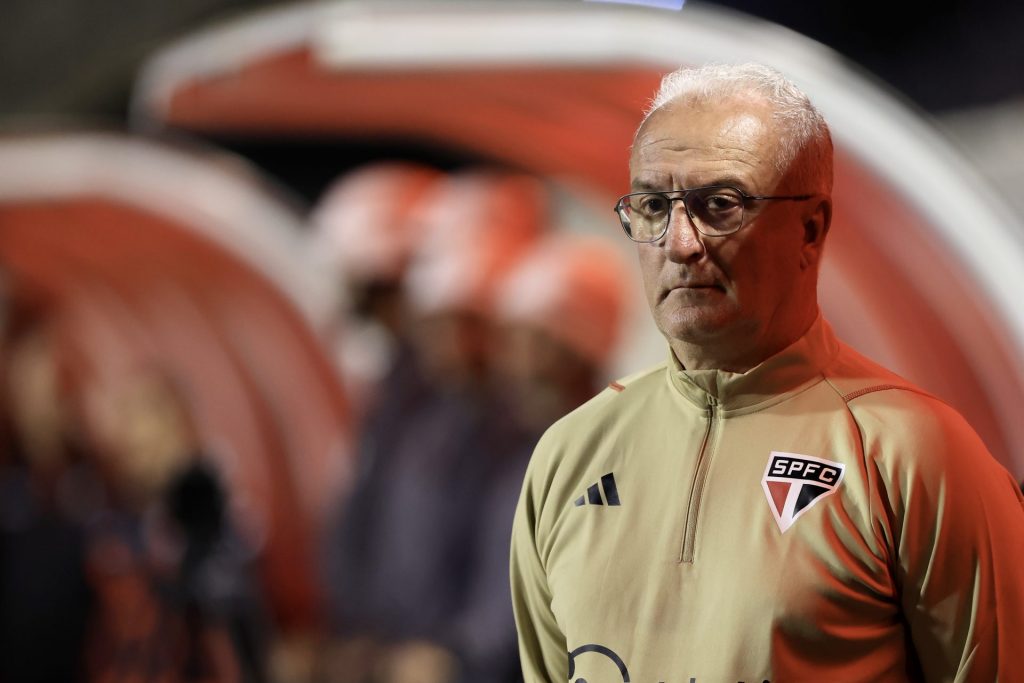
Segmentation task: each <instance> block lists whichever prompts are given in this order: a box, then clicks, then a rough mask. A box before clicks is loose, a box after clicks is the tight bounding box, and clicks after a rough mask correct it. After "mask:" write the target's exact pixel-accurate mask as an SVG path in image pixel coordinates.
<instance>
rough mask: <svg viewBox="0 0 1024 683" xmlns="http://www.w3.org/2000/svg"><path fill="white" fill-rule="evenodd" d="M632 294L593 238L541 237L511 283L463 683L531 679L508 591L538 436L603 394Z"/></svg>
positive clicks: (501, 318) (498, 354) (466, 615)
mask: <svg viewBox="0 0 1024 683" xmlns="http://www.w3.org/2000/svg"><path fill="white" fill-rule="evenodd" d="M628 293H629V278H628V277H627V270H626V268H625V265H624V263H623V260H622V257H621V256H620V255H619V253H618V252H617V251H616V250H615V249H614V248H613V247H612V246H610V245H609V244H607V243H606V242H605V241H603V240H601V239H599V238H593V237H581V236H573V235H558V236H552V237H549V238H547V239H544V240H541V241H540V242H539V243H538V244H537V245H536V246H535V247H534V248H533V249H531V251H530V253H529V254H528V255H527V256H526V257H525V258H523V259H522V260H521V261H520V263H518V264H517V265H516V267H515V268H514V269H513V270H512V271H511V272H510V273H509V275H508V276H507V277H506V278H505V279H504V280H503V282H502V284H501V287H500V289H499V293H498V297H497V303H496V312H497V316H496V317H497V321H498V328H497V330H496V331H497V334H496V335H495V353H494V356H493V358H492V361H491V375H492V381H493V383H494V384H493V386H494V389H495V395H496V396H495V399H494V400H495V402H496V407H497V409H496V410H492V411H491V413H490V419H489V427H488V433H489V434H492V435H494V438H492V440H491V441H492V448H493V450H492V452H491V453H489V454H488V472H487V473H486V475H485V480H486V482H487V484H486V491H485V494H484V495H483V496H482V501H483V503H482V507H481V509H480V510H479V512H478V513H477V515H476V529H475V540H474V543H473V553H474V554H473V559H472V566H473V571H472V574H471V576H470V577H469V583H468V586H467V597H466V600H465V602H464V604H463V606H462V609H461V611H460V613H459V615H458V617H457V619H456V624H457V626H456V628H455V629H454V636H453V638H452V640H451V646H452V647H453V651H454V655H455V656H456V658H457V659H458V661H459V662H460V667H459V668H460V670H461V677H460V679H459V680H460V681H462V682H463V683H503V682H511V681H518V680H521V675H520V669H519V655H518V650H517V641H516V630H515V622H514V620H513V614H512V600H511V596H510V594H509V591H508V566H509V548H508V539H509V538H510V537H511V535H512V518H513V514H514V512H515V506H516V501H517V499H518V497H519V491H520V489H521V488H522V481H523V475H524V473H525V471H526V465H527V462H528V461H529V458H530V453H531V452H532V450H533V447H534V446H535V445H536V442H537V439H538V438H539V437H540V435H541V434H542V433H543V432H544V430H545V429H547V428H548V427H549V426H550V425H551V424H552V423H553V422H555V421H556V420H558V419H559V418H561V417H562V416H563V415H565V414H566V413H568V412H569V411H571V410H573V409H575V408H576V407H577V406H579V405H580V404H581V403H583V402H584V401H586V400H587V399H589V398H591V397H592V396H594V394H596V393H597V391H598V389H599V387H600V385H601V383H602V381H603V380H604V378H605V373H606V369H607V366H608V363H609V361H610V360H611V358H612V354H613V352H614V351H615V350H616V348H617V343H618V339H619V336H620V333H621V330H622V321H623V318H624V313H625V305H626V300H627V298H628Z"/></svg>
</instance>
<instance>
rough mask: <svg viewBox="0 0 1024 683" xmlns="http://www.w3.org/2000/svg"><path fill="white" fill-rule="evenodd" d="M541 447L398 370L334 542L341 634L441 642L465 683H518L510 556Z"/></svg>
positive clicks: (498, 417)
mask: <svg viewBox="0 0 1024 683" xmlns="http://www.w3.org/2000/svg"><path fill="white" fill-rule="evenodd" d="M534 440H535V435H532V434H526V433H524V432H523V431H522V430H520V429H519V428H518V427H517V426H516V425H515V424H514V423H513V422H512V420H511V417H510V411H506V410H502V409H501V408H500V407H498V405H497V404H496V403H495V402H494V401H492V400H490V399H489V398H488V397H486V396H482V395H480V394H474V393H471V392H459V391H454V390H450V389H449V390H446V389H442V388H435V387H431V386H429V385H428V384H427V383H426V381H425V380H424V379H423V378H422V377H421V376H420V375H419V373H418V371H417V370H416V368H415V365H414V363H413V362H412V359H411V357H407V359H406V362H405V364H404V366H403V364H401V363H400V364H399V366H398V367H396V373H395V374H393V375H392V376H391V378H390V380H389V382H388V383H387V384H386V385H385V387H384V388H383V389H382V392H381V401H380V403H379V404H378V406H377V407H376V409H374V410H372V411H371V413H370V414H369V417H368V420H367V423H366V426H365V428H364V430H363V434H362V438H361V439H360V442H359V446H358V448H357V458H358V468H359V474H358V476H357V481H356V484H355V487H354V489H353V491H352V493H351V495H350V496H349V498H348V499H347V500H346V501H345V502H344V503H343V505H342V506H341V508H340V509H339V511H338V513H337V518H336V519H335V522H334V525H333V526H332V529H331V531H330V532H329V535H328V539H327V547H326V566H327V571H328V575H327V577H326V578H327V585H328V588H329V590H330V593H331V598H332V617H333V620H334V624H335V627H336V630H337V632H338V633H339V634H340V635H342V636H348V637H355V636H360V635H368V636H372V637H375V638H377V639H379V640H383V641H391V642H396V641H401V640H407V639H425V640H430V641H433V642H435V643H437V644H440V645H442V646H444V647H447V648H448V649H449V650H451V651H452V652H454V653H455V654H456V655H458V656H459V657H460V659H461V660H462V664H463V669H464V672H465V674H466V678H465V680H466V681H481V682H482V681H487V683H499V682H500V681H504V680H509V677H508V676H507V675H505V673H504V672H506V671H511V672H513V673H511V674H510V675H511V676H513V677H514V676H516V673H515V672H517V670H518V657H517V652H516V634H515V625H514V621H513V618H512V603H511V598H510V596H509V589H508V548H509V538H510V536H511V525H512V517H513V514H514V509H515V504H516V500H517V499H518V495H519V488H520V486H521V483H522V479H523V473H524V471H525V468H526V463H527V461H528V459H529V455H530V452H531V450H532V445H533V442H534ZM499 670H500V671H501V672H502V673H500V674H496V673H495V672H496V671H499ZM511 680H514V678H512V679H511Z"/></svg>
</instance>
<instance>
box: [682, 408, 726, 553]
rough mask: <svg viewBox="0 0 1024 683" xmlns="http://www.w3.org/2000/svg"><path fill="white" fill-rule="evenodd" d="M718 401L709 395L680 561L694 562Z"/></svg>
mask: <svg viewBox="0 0 1024 683" xmlns="http://www.w3.org/2000/svg"><path fill="white" fill-rule="evenodd" d="M717 407H718V402H717V401H716V400H715V399H714V398H713V397H711V396H708V412H707V417H708V426H707V428H706V429H705V430H704V439H703V440H701V442H700V450H699V451H698V452H697V467H696V469H695V471H694V474H693V486H692V487H691V488H690V502H689V504H688V505H687V507H686V528H685V529H684V531H683V547H682V549H681V551H680V553H679V561H680V562H681V563H684V564H693V547H694V545H695V543H696V540H697V520H698V517H699V516H700V503H701V499H702V498H703V497H704V484H705V483H706V481H707V477H708V468H709V467H710V466H711V454H710V453H709V452H708V443H709V442H710V440H711V430H712V429H713V428H714V424H715V417H716V409H717Z"/></svg>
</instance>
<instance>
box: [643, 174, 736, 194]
mask: <svg viewBox="0 0 1024 683" xmlns="http://www.w3.org/2000/svg"><path fill="white" fill-rule="evenodd" d="M716 185H728V186H730V187H735V188H736V189H738V190H743V191H744V192H749V191H750V190H749V186H748V185H747V184H746V183H745V182H744V181H743V180H742V179H741V178H739V177H737V176H734V175H725V176H719V177H716V178H714V179H713V180H711V181H710V182H707V183H703V184H701V185H695V186H694V187H713V186H716ZM630 188H631V191H632V192H679V191H680V190H672V189H665V187H664V186H661V185H659V184H658V183H653V182H650V181H647V180H634V181H633V182H632V183H631V184H630ZM685 189H690V188H685Z"/></svg>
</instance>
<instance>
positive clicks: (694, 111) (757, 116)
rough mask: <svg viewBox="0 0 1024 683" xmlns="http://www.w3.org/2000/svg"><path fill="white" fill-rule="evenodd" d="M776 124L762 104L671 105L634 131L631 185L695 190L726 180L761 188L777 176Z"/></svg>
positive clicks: (743, 102)
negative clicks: (704, 185)
mask: <svg viewBox="0 0 1024 683" xmlns="http://www.w3.org/2000/svg"><path fill="white" fill-rule="evenodd" d="M778 150H779V137H778V126H777V125H776V124H775V123H774V121H773V120H772V112H771V109H770V108H769V106H768V105H767V104H766V103H762V102H757V101H750V100H746V99H744V100H732V101H725V102H715V103H708V104H696V103H690V102H677V103H673V104H670V105H668V106H666V107H664V108H663V109H660V110H658V111H657V112H655V113H654V114H652V115H651V116H650V118H648V119H647V121H646V122H645V123H644V125H643V127H642V128H641V129H640V131H639V132H638V133H637V137H636V140H635V141H634V144H633V151H632V154H631V156H630V171H631V174H632V177H633V183H634V185H644V186H645V185H664V184H666V183H671V184H672V185H673V186H687V187H695V186H697V185H703V184H712V183H718V182H729V183H736V184H743V185H745V186H747V187H745V188H741V189H747V188H753V189H758V190H760V189H764V188H765V187H767V186H770V185H772V184H773V183H774V182H775V181H776V180H777V176H778V170H777V165H776V163H775V162H776V159H777V157H778Z"/></svg>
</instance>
